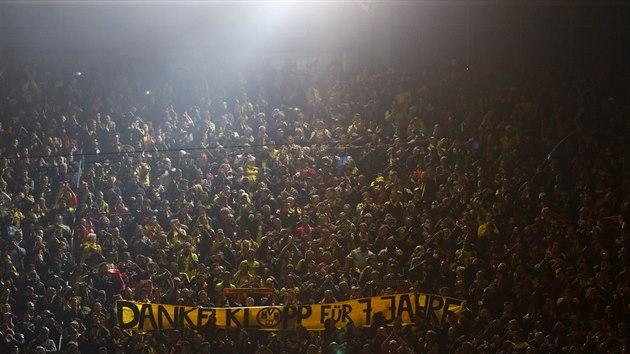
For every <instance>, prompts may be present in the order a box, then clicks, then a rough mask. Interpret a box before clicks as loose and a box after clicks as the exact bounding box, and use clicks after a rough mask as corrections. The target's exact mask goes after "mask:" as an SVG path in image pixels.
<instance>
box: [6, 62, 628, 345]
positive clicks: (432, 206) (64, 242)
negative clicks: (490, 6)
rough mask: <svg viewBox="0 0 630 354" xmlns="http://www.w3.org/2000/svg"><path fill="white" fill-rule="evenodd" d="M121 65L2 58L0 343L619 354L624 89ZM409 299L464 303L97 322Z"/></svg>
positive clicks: (430, 76) (456, 73) (446, 74)
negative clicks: (75, 68) (246, 323)
mask: <svg viewBox="0 0 630 354" xmlns="http://www.w3.org/2000/svg"><path fill="white" fill-rule="evenodd" d="M125 70H126V68H125V67H124V66H122V67H111V68H100V69H98V68H97V69H94V70H93V71H89V72H85V73H82V74H81V73H76V74H73V75H70V74H69V73H67V72H64V71H62V70H55V68H54V67H47V66H45V65H39V66H38V65H34V64H30V65H28V64H25V63H23V62H21V63H11V64H6V65H5V66H4V68H3V71H2V75H3V78H2V81H3V83H2V86H0V93H1V94H2V96H1V97H0V99H1V102H0V115H1V119H0V123H1V125H0V136H1V138H0V149H1V154H0V168H1V179H0V213H1V217H2V228H1V235H2V237H1V244H0V249H1V251H2V252H1V259H0V290H1V291H0V317H1V318H0V332H1V333H2V339H1V341H0V353H54V352H61V353H152V354H153V353H155V354H167V353H193V352H198V353H210V352H214V353H462V354H463V353H628V352H629V350H630V343H629V341H628V338H629V337H628V318H630V317H629V316H628V315H629V310H630V307H629V306H630V288H629V286H630V271H629V269H628V264H630V262H629V261H628V257H629V255H630V251H629V247H628V246H629V240H628V225H627V224H626V220H630V178H629V177H630V175H629V172H630V170H629V169H628V167H629V166H630V164H629V163H628V157H629V156H628V153H629V152H630V146H629V144H628V140H627V139H626V138H627V137H628V136H630V132H629V131H628V127H629V126H628V124H627V119H625V118H626V117H627V115H628V113H629V111H628V107H629V105H628V102H627V92H623V91H615V87H614V86H611V85H610V84H606V85H602V83H601V82H599V81H597V80H595V79H592V78H590V77H559V76H557V75H554V74H552V73H549V72H547V71H544V70H538V71H534V70H532V72H534V74H532V73H529V72H528V73H521V74H522V75H521V76H518V75H517V74H518V73H508V72H503V73H500V74H496V76H502V77H510V75H514V77H519V78H520V77H523V79H522V80H513V81H514V82H516V83H514V82H509V84H508V83H507V82H508V81H506V80H498V79H497V80H493V79H490V78H491V77H494V76H492V75H491V74H489V73H483V72H479V73H477V74H473V72H472V71H467V70H466V69H464V68H463V67H462V66H460V65H458V64H457V63H456V62H452V63H448V64H444V65H443V66H442V67H439V68H436V69H435V70H431V71H427V72H424V73H421V74H419V75H414V76H413V77H412V76H408V75H403V74H401V73H399V72H396V71H394V70H392V69H387V68H384V67H380V66H373V67H356V68H346V69H343V66H341V65H338V64H335V63H332V64H330V65H321V64H320V65H316V64H312V65H307V66H305V67H300V68H298V67H297V66H296V65H290V64H288V65H285V66H284V67H283V68H281V69H277V70H275V69H274V70H272V69H266V70H262V71H261V72H257V73H256V75H253V76H252V77H246V78H243V79H242V80H240V81H237V82H233V83H229V84H228V85H226V86H225V87H224V90H222V91H221V90H216V92H214V91H215V90H214V88H212V90H211V89H209V88H208V87H209V85H208V83H207V82H206V83H205V85H203V84H202V85H193V84H190V86H191V87H186V88H183V87H180V86H177V85H175V84H174V85H169V84H168V83H161V84H160V85H156V86H155V89H153V90H151V91H147V92H145V91H144V90H139V89H138V87H139V86H141V85H140V82H139V81H140V79H139V78H138V77H136V76H134V75H132V74H130V73H128V72H125ZM210 86H212V87H214V86H213V85H210ZM182 92H185V94H183V93H182ZM229 288H268V289H273V292H272V293H270V294H263V295H260V294H259V295H256V294H249V293H247V292H243V293H238V294H237V295H230V296H224V289H229ZM413 291H422V292H428V293H436V294H440V295H444V296H451V297H455V298H460V299H464V300H466V302H467V307H468V310H467V311H466V312H465V313H464V314H463V316H462V317H461V321H459V323H455V322H453V323H446V324H444V325H437V324H435V323H431V322H427V321H421V320H419V321H417V323H415V324H412V325H406V326H401V325H400V323H399V322H398V321H395V320H394V324H393V325H391V324H390V325H385V324H384V323H383V322H382V321H375V323H374V324H373V325H372V326H371V327H369V328H357V327H355V326H353V325H352V324H349V325H347V326H344V327H342V328H335V327H334V326H327V328H326V329H325V330H324V331H306V330H305V329H304V328H298V330H296V331H290V332H273V333H268V332H256V331H248V330H226V329H223V328H216V327H214V326H212V325H209V326H207V328H203V329H199V330H189V329H186V330H164V331H162V330H155V331H151V332H146V333H132V332H129V331H123V330H121V329H120V328H119V327H117V324H116V316H115V314H114V304H115V302H116V300H119V299H127V300H137V301H151V302H155V303H165V304H182V305H199V306H218V307H223V306H232V307H234V306H248V305H256V306H259V305H272V304H276V305H294V304H311V303H330V302H335V301H342V300H348V299H355V298H362V297H369V296H376V295H379V294H384V293H394V292H413Z"/></svg>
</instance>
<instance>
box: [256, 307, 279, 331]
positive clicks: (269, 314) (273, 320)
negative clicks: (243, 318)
mask: <svg viewBox="0 0 630 354" xmlns="http://www.w3.org/2000/svg"><path fill="white" fill-rule="evenodd" d="M281 319H282V312H280V309H279V308H277V307H265V308H264V309H262V310H260V311H258V315H256V320H257V321H258V324H259V325H261V326H263V327H267V328H270V327H275V326H277V325H278V324H279V323H280V320H281Z"/></svg>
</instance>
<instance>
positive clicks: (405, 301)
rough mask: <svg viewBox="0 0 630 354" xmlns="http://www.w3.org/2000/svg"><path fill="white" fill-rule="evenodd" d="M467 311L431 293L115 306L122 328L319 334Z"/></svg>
mask: <svg viewBox="0 0 630 354" xmlns="http://www.w3.org/2000/svg"><path fill="white" fill-rule="evenodd" d="M464 309H465V303H464V301H463V300H459V299H454V298H450V297H443V296H439V295H433V294H421V293H407V294H393V295H383V296H376V297H370V298H363V299H356V300H348V301H341V302H336V303H332V304H312V305H298V306H267V307H263V306H256V307H220V308H217V307H212V308H209V307H190V306H176V305H164V304H152V303H142V302H134V301H124V300H121V301H118V302H117V303H116V310H117V318H118V326H120V328H121V329H131V330H137V331H151V330H154V329H158V328H159V329H173V328H200V327H203V326H205V325H206V324H207V323H208V321H209V320H210V319H211V318H212V319H213V321H216V322H215V323H216V326H218V327H224V328H246V329H254V330H261V331H284V330H295V329H296V328H297V326H298V325H302V326H304V327H305V328H306V329H308V330H323V329H324V322H325V321H327V320H328V319H332V321H333V322H334V323H335V326H336V327H337V328H341V327H343V326H345V325H346V324H347V323H349V322H354V324H355V325H356V326H361V327H362V326H370V325H371V322H372V319H373V316H374V314H376V313H378V312H381V313H382V314H383V317H384V319H385V322H386V323H387V324H390V323H392V322H393V321H394V318H396V317H400V319H401V320H402V323H403V324H411V323H415V322H416V319H418V317H419V318H420V319H421V320H422V321H429V322H431V323H433V324H442V323H455V322H457V321H458V320H459V316H460V315H461V314H462V312H463V311H464Z"/></svg>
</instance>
